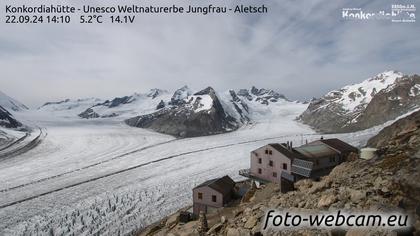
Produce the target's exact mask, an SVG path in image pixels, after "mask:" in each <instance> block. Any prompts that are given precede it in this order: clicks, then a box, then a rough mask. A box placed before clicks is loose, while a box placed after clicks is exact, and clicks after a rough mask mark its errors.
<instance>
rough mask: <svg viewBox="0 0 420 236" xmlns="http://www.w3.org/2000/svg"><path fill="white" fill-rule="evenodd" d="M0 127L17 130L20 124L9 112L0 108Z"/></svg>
mask: <svg viewBox="0 0 420 236" xmlns="http://www.w3.org/2000/svg"><path fill="white" fill-rule="evenodd" d="M0 126H1V127H5V128H18V127H21V126H22V124H21V123H20V122H19V121H17V120H16V119H15V118H14V117H13V115H12V114H10V112H8V111H7V110H6V109H4V108H3V107H2V106H0Z"/></svg>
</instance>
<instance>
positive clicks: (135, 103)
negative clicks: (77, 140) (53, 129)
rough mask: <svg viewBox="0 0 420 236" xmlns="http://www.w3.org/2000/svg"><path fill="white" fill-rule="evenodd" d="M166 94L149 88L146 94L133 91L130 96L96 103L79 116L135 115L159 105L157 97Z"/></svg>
mask: <svg viewBox="0 0 420 236" xmlns="http://www.w3.org/2000/svg"><path fill="white" fill-rule="evenodd" d="M165 95H166V96H165ZM167 95H168V92H167V91H165V90H161V89H151V90H150V91H149V92H148V93H146V94H139V93H135V94H133V95H130V96H124V97H117V98H114V99H112V100H106V101H104V102H100V103H96V104H94V105H93V106H91V107H89V108H87V109H86V110H85V111H83V112H81V113H80V114H79V116H80V117H81V118H85V119H91V118H108V117H116V116H125V117H127V116H134V115H137V114H138V113H147V112H152V111H154V110H155V109H156V108H157V106H158V105H159V101H162V100H159V98H161V99H162V98H163V99H165V98H166V97H167ZM161 105H162V104H161Z"/></svg>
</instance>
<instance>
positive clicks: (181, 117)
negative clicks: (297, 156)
mask: <svg viewBox="0 0 420 236" xmlns="http://www.w3.org/2000/svg"><path fill="white" fill-rule="evenodd" d="M0 105H1V106H2V107H3V108H2V117H3V125H2V126H5V124H6V120H7V121H8V122H9V123H10V124H9V125H8V126H9V127H11V126H14V125H11V123H14V124H18V123H19V122H18V121H17V120H15V119H14V118H13V115H12V114H10V113H9V111H12V112H21V111H25V110H27V109H28V108H27V107H26V106H25V105H23V104H22V103H20V102H18V101H16V100H14V99H12V98H10V97H9V96H7V95H5V94H3V93H1V92H0ZM305 106H307V109H306V110H305V111H304V112H303V113H302V114H301V115H300V116H299V117H297V119H298V120H299V121H301V122H302V123H305V124H308V125H310V126H311V127H313V128H314V129H316V130H318V131H319V132H324V133H335V132H353V131H357V130H362V129H366V128H370V127H372V126H375V125H379V124H383V123H385V122H386V121H389V120H393V119H395V118H397V117H398V116H401V115H403V114H406V113H408V112H410V111H413V110H415V109H417V108H419V107H420V77H419V76H418V75H404V74H402V73H401V72H396V71H386V72H383V73H380V74H378V75H376V76H373V77H371V78H368V79H366V80H364V81H362V82H361V83H358V84H353V85H348V86H345V87H343V88H341V89H337V90H333V91H330V92H329V93H327V94H326V95H324V96H322V97H321V98H318V99H313V100H312V101H311V102H310V104H309V105H305V104H303V103H300V102H293V101H290V100H289V99H287V98H286V97H285V96H284V95H282V94H280V93H278V92H276V91H274V90H270V89H258V88H256V87H252V88H251V89H240V90H236V91H235V90H228V91H225V92H217V91H215V90H214V89H213V88H211V87H208V88H205V89H203V90H200V91H195V92H193V91H192V90H191V89H190V88H188V86H184V87H182V88H180V89H177V90H176V91H174V92H172V93H171V92H169V91H166V90H162V89H151V90H150V91H149V92H147V93H134V94H132V95H129V96H123V97H116V98H113V99H109V100H103V99H98V98H86V99H76V100H72V99H66V100H62V101H58V102H47V103H45V104H44V105H42V106H41V107H39V108H38V111H39V112H49V113H51V114H52V115H58V116H64V117H72V118H80V119H102V118H112V119H118V120H120V121H124V122H125V123H126V124H128V125H130V126H134V127H140V128H148V129H152V130H155V131H157V132H161V133H165V134H170V135H174V136H177V137H193V136H202V135H211V134H218V133H224V132H230V131H234V130H236V129H238V128H240V127H241V126H243V125H246V124H250V123H254V122H260V121H261V120H270V119H271V120H273V119H276V118H277V117H279V116H281V115H282V114H281V112H284V111H285V109H279V108H284V107H287V109H289V108H290V109H291V110H294V111H295V112H296V111H299V112H300V111H301V110H303V109H305ZM297 108H299V110H296V109H297ZM6 117H10V119H9V118H6ZM12 119H14V120H15V121H16V122H17V123H15V122H11V121H12ZM19 124H20V123H19Z"/></svg>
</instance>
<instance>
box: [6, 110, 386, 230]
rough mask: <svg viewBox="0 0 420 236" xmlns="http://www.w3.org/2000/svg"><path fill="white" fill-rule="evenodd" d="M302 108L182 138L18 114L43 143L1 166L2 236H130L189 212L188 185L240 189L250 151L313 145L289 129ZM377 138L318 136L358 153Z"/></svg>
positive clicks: (367, 133)
mask: <svg viewBox="0 0 420 236" xmlns="http://www.w3.org/2000/svg"><path fill="white" fill-rule="evenodd" d="M306 108H307V104H302V103H284V104H279V105H278V106H275V107H274V108H272V109H271V112H272V114H265V115H264V116H261V117H259V118H258V117H257V118H255V120H254V122H252V123H250V124H247V125H245V126H243V127H241V128H240V129H238V130H237V131H234V132H230V133H225V134H219V135H213V136H204V137H196V138H183V139H175V138H174V137H172V136H168V135H164V134H159V133H156V132H153V131H149V130H145V129H140V128H133V127H129V126H127V125H125V124H124V123H123V122H122V121H121V120H119V119H116V118H106V119H93V120H85V119H79V118H77V117H73V118H72V117H59V116H53V115H51V113H49V112H41V111H25V112H21V113H19V114H16V116H17V117H18V118H19V120H21V121H23V122H24V123H26V124H28V123H30V124H33V125H36V126H39V127H42V128H43V129H44V130H45V132H46V136H45V137H44V138H43V141H42V142H41V143H40V144H39V145H38V146H36V147H35V148H33V149H31V150H30V151H28V152H26V153H24V154H22V155H18V156H16V157H13V158H8V159H4V160H0V235H30V234H35V235H93V234H100V235H130V234H132V233H133V232H134V231H135V230H138V229H141V228H142V227H144V226H146V225H148V224H150V223H153V222H155V221H157V220H159V219H161V218H162V217H164V216H166V215H168V214H170V213H173V212H175V211H176V210H178V209H179V208H182V207H185V206H188V205H191V204H192V200H191V194H192V188H193V187H194V186H195V185H197V184H199V183H201V182H203V181H205V180H208V179H210V178H215V177H220V176H223V175H230V176H231V177H233V179H235V180H240V179H241V178H242V177H240V176H239V175H238V170H240V169H244V168H248V167H249V153H250V151H251V150H253V149H256V148H257V147H259V146H262V145H264V144H266V143H271V142H286V141H293V144H294V145H296V146H297V145H300V144H303V142H304V141H305V140H306V139H307V140H309V141H311V140H314V139H318V138H319V137H320V136H321V135H319V134H316V133H315V132H314V131H313V130H311V129H310V128H309V127H307V126H305V125H302V124H300V123H299V122H297V121H295V118H296V117H297V116H299V114H301V113H302V112H303V111H304V110H305V109H306ZM380 129H381V127H374V128H371V129H368V130H364V131H360V132H356V133H351V134H338V135H324V136H326V137H338V138H341V139H343V140H345V141H348V142H350V143H351V144H353V145H355V146H361V145H364V144H365V143H366V141H367V139H368V138H370V137H371V136H373V135H374V134H376V133H377V132H378V131H379V130H380Z"/></svg>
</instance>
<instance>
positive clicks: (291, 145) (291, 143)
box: [290, 141, 293, 150]
mask: <svg viewBox="0 0 420 236" xmlns="http://www.w3.org/2000/svg"><path fill="white" fill-rule="evenodd" d="M292 147H293V142H292V141H290V150H292Z"/></svg>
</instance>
